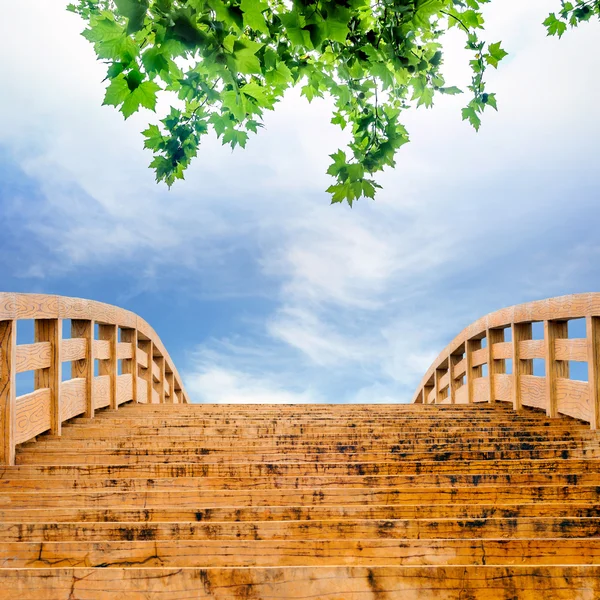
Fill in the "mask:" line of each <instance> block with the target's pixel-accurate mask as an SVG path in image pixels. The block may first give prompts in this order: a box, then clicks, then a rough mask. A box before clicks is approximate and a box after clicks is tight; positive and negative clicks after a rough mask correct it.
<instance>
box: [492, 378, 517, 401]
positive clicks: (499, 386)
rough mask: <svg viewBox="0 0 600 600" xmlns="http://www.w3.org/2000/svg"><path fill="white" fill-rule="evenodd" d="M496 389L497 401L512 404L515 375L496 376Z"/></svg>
mask: <svg viewBox="0 0 600 600" xmlns="http://www.w3.org/2000/svg"><path fill="white" fill-rule="evenodd" d="M494 388H495V391H496V400H501V401H502V402H512V394H513V375H510V374H507V373H498V374H496V378H495V383H494Z"/></svg>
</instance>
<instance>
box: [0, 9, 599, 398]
mask: <svg viewBox="0 0 600 600" xmlns="http://www.w3.org/2000/svg"><path fill="white" fill-rule="evenodd" d="M551 8H552V7H551V6H549V4H548V2H546V1H545V0H544V1H542V0H535V1H531V2H526V3H523V2H522V1H520V0H497V1H495V2H493V3H491V4H490V7H489V9H488V18H487V24H488V29H487V33H486V37H487V38H488V39H489V40H490V41H497V40H498V39H502V40H503V45H504V47H506V49H507V50H508V51H509V52H510V53H511V55H510V57H509V58H508V59H507V61H506V63H505V64H504V65H502V66H501V67H500V69H499V70H498V71H497V72H495V71H491V72H490V74H489V78H490V86H491V88H492V89H493V90H494V91H496V92H497V93H498V100H499V106H500V112H499V113H498V114H496V113H494V112H493V111H490V112H489V113H487V114H486V115H485V119H484V124H483V129H482V131H481V132H480V134H479V135H476V134H475V133H473V132H472V131H471V130H470V129H469V128H468V126H467V125H466V124H465V123H462V122H461V121H460V108H461V106H462V105H463V104H464V102H465V97H464V96H463V97H456V98H444V99H442V100H441V101H440V102H439V103H438V105H437V107H436V108H435V109H434V110H431V111H425V110H419V111H416V112H415V113H411V114H410V115H407V119H406V120H407V125H408V128H409V131H410V132H411V137H412V142H411V144H409V145H408V146H405V147H404V148H403V149H402V151H401V152H400V154H399V155H398V166H397V168H396V169H395V170H393V171H392V170H388V171H387V172H385V173H384V174H383V175H382V176H381V178H380V182H381V183H382V185H383V186H384V189H383V190H382V191H381V192H380V194H379V197H378V200H377V201H376V202H375V203H371V202H370V201H361V202H359V203H358V204H357V205H356V206H355V208H354V209H352V210H350V209H349V208H348V207H340V206H336V207H330V206H329V205H328V198H327V196H326V194H324V193H323V191H322V190H324V189H325V188H326V187H327V185H328V179H329V178H328V177H327V176H326V175H325V174H324V172H325V169H326V166H327V164H328V162H329V158H328V154H330V153H331V152H333V151H335V150H336V148H337V147H338V146H339V145H340V144H343V143H344V140H345V134H343V133H341V132H339V131H338V130H337V129H336V128H335V127H333V126H331V125H330V124H329V103H328V102H327V101H317V102H315V103H313V104H312V105H308V103H307V102H306V101H305V100H304V99H302V98H300V97H299V94H298V92H297V91H294V92H291V93H290V94H289V95H288V96H287V97H286V98H285V100H284V101H283V102H282V103H281V104H280V105H278V106H277V109H276V112H275V113H272V114H269V115H268V116H267V118H266V121H265V125H266V127H265V130H264V131H262V132H260V134H259V135H258V136H256V137H253V138H252V139H251V140H250V142H249V146H248V149H247V150H246V151H236V152H234V153H233V154H232V153H231V152H230V151H229V150H228V149H227V148H223V147H221V146H220V144H219V143H218V142H217V141H216V140H214V139H212V138H211V139H209V140H207V141H206V142H205V143H204V144H203V146H202V148H201V150H200V154H199V157H198V159H197V160H196V162H195V163H194V165H193V166H192V168H190V170H189V172H188V174H187V175H186V177H187V181H186V182H183V183H178V184H177V185H176V186H175V187H174V189H173V190H172V191H171V192H167V191H166V190H165V189H164V187H160V186H156V185H155V183H154V181H153V175H152V173H151V172H150V171H149V170H148V169H147V164H148V162H149V160H150V156H149V154H148V152H147V151H143V150H142V149H141V147H142V139H141V136H140V134H139V131H140V130H141V129H143V128H144V127H145V125H146V122H147V121H148V120H149V119H152V118H153V115H151V113H146V114H143V115H137V116H134V117H132V118H131V119H129V120H128V121H126V122H124V121H123V119H122V117H121V116H120V115H119V114H118V113H117V112H116V111H114V110H113V109H112V108H107V107H101V106H100V105H101V102H102V98H103V84H102V83H101V80H102V78H103V77H104V68H103V66H102V65H100V64H98V63H96V62H95V58H94V54H93V50H92V48H91V47H90V46H89V44H88V43H87V42H86V41H85V40H84V39H83V38H81V37H80V36H79V31H80V30H81V28H82V23H81V22H80V21H78V19H77V18H76V17H74V16H73V15H70V14H68V13H66V12H65V11H64V9H63V7H62V6H61V5H60V4H58V3H55V2H52V3H49V2H43V1H41V0H20V2H18V3H10V4H7V6H6V7H3V10H4V13H3V16H4V19H3V21H2V23H0V46H3V45H5V46H6V48H5V49H4V52H3V55H5V56H6V55H8V50H7V48H10V47H11V46H12V45H17V44H18V45H19V48H20V51H19V53H18V54H15V55H14V56H13V57H12V59H11V60H6V61H2V63H1V64H0V78H1V80H2V82H3V93H2V94H1V95H0V143H1V144H2V145H4V146H5V147H7V148H9V150H10V152H11V153H12V154H13V155H14V156H15V157H16V160H17V162H18V163H19V165H20V167H21V168H22V169H23V170H24V171H25V173H26V174H27V175H28V176H30V177H31V178H33V179H34V180H35V181H36V182H37V183H38V185H39V186H40V190H41V196H42V199H41V200H39V201H38V202H36V203H32V205H31V206H30V207H28V205H27V203H26V202H23V200H22V199H21V200H19V202H18V207H17V208H16V209H15V210H17V209H18V211H19V212H21V213H23V214H26V215H27V224H26V229H27V230H28V233H29V235H31V236H32V237H33V238H35V240H36V241H37V242H38V243H39V244H40V245H41V246H42V247H44V248H46V250H47V252H46V253H45V256H44V255H42V253H40V256H38V257H37V261H36V262H35V264H32V265H31V267H30V270H29V275H30V276H31V277H34V276H38V277H41V276H44V275H45V276H55V275H56V274H57V273H60V274H61V275H64V274H68V273H73V272H77V271H76V270H77V269H81V267H88V268H90V269H93V268H95V266H97V265H98V264H102V265H106V266H110V265H112V264H123V262H125V263H127V264H130V265H131V272H132V283H131V287H130V289H129V290H124V291H123V292H122V293H123V294H124V295H125V296H127V295H128V294H129V295H133V294H136V293H139V292H140V291H144V290H148V289H156V288H158V287H160V285H159V282H160V278H161V277H164V276H165V274H170V273H173V272H180V273H182V275H181V278H180V281H183V282H184V283H185V286H186V291H187V292H188V293H190V294H192V295H195V296H197V297H200V298H205V297H219V295H220V294H221V295H223V297H225V296H236V295H238V296H244V295H248V296H255V297H259V296H266V297H268V298H269V300H270V301H271V305H270V308H269V310H268V311H267V312H266V314H265V313H263V312H260V311H259V316H257V317H254V318H255V322H254V323H253V327H252V328H251V332H250V333H249V334H248V339H236V341H235V343H232V342H230V341H229V340H228V339H225V340H221V342H220V343H219V342H218V341H217V342H215V341H214V340H209V341H205V342H204V343H200V344H199V349H198V352H197V353H196V354H195V355H194V357H193V358H192V359H191V360H190V367H189V368H188V369H187V376H186V380H187V383H188V386H189V388H190V391H191V392H192V394H193V395H194V394H196V395H197V397H199V398H203V399H205V400H210V401H214V402H226V401H227V402H229V401H254V400H255V399H270V400H269V401H274V402H277V401H301V402H304V401H321V400H322V399H332V398H333V397H335V398H343V399H346V400H347V401H367V400H368V401H373V400H375V399H376V398H377V397H379V398H386V399H390V401H391V399H392V398H395V399H398V398H400V397H403V398H404V399H405V400H408V399H409V398H410V396H411V392H412V387H413V386H414V385H416V383H417V382H418V380H419V378H420V375H421V373H422V372H423V371H424V370H425V369H426V368H427V366H428V365H429V363H430V361H431V359H432V358H433V357H434V356H435V355H437V353H438V351H439V350H440V349H441V348H442V347H443V346H444V345H445V343H447V341H449V339H450V338H451V337H453V335H454V334H455V333H458V330H459V329H460V328H462V327H463V326H465V325H467V324H468V322H469V320H470V319H475V318H477V317H478V316H480V315H481V314H484V313H486V312H488V311H489V310H492V309H494V308H499V307H500V306H498V304H497V303H504V302H505V300H506V303H512V302H514V301H516V297H517V296H519V297H523V296H532V297H534V296H535V295H536V294H538V293H539V294H543V295H545V294H552V293H554V291H555V290H556V289H558V287H561V289H562V288H563V287H564V288H567V287H568V286H569V285H573V282H575V281H576V280H577V279H578V278H581V277H582V276H585V274H586V273H589V272H590V269H591V266H590V265H591V264H592V261H595V258H594V256H595V254H594V253H590V252H587V248H588V245H587V244H586V242H585V241H583V242H581V244H580V246H581V250H577V251H573V252H570V253H567V256H566V257H564V258H562V257H561V256H558V254H559V253H560V252H562V250H560V249H559V248H558V247H557V248H554V247H551V246H550V245H548V241H547V240H548V230H549V229H551V228H552V227H555V228H560V227H561V225H563V222H564V217H563V214H564V212H565V210H567V209H568V211H570V212H573V211H578V210H581V211H583V210H585V211H587V213H586V214H590V218H591V216H592V215H593V216H594V217H595V218H597V217H598V214H597V208H596V207H595V202H590V199H589V198H590V197H591V196H592V195H594V194H595V197H597V196H598V194H597V191H598V188H597V182H592V184H591V186H592V187H591V191H590V193H589V194H588V196H587V197H585V196H583V195H582V196H581V197H579V196H575V195H573V190H574V189H576V185H577V184H578V183H579V182H580V181H581V180H582V179H583V177H584V176H585V174H586V173H588V174H589V173H593V172H594V170H595V169H596V165H595V162H596V160H597V159H596V157H597V151H596V149H595V147H594V144H596V143H597V139H598V136H599V134H600V121H599V119H598V118H597V117H596V99H597V98H598V96H599V92H600V89H599V86H600V83H599V82H598V78H597V77H595V76H594V75H593V74H594V73H597V72H598V71H599V67H600V53H598V52H597V26H595V25H587V26H584V27H583V28H582V29H581V30H577V31H574V32H570V33H569V34H568V35H565V36H564V38H563V39H562V40H561V41H560V42H558V41H556V40H553V39H547V38H546V37H545V32H544V29H543V27H542V26H541V21H542V20H543V18H544V14H545V13H546V12H547V11H548V10H551ZM32 15H34V17H33V16H32ZM24 30H27V31H28V40H29V41H28V43H27V44H26V45H24V46H23V45H22V44H21V43H20V39H21V36H22V31H24ZM57 32H60V33H59V34H58V35H57ZM448 43H449V45H450V49H451V50H450V55H449V56H448V58H447V69H446V71H447V76H448V80H449V83H451V84H458V85H462V86H464V85H465V84H466V83H468V79H469V71H468V67H466V66H465V62H464V58H465V57H464V52H463V50H462V49H461V48H462V46H463V45H464V40H463V39H462V37H461V35H460V32H458V31H454V32H453V34H452V36H450V37H449V39H448ZM31 73H34V74H35V75H31ZM563 197H567V200H564V199H563ZM559 199H560V201H561V202H568V207H567V209H565V208H563V207H562V206H560V205H559V204H558V200H559ZM9 200H10V199H3V202H4V203H5V204H7V205H8V203H9ZM15 202H16V200H15ZM28 211H29V212H28ZM517 248H520V249H521V250H522V252H521V253H520V254H518V255H516V254H515V253H516V250H517ZM507 261H513V262H512V263H511V265H510V269H506V268H505V266H506V265H505V263H506V262H507ZM550 263H551V264H552V265H553V267H548V266H547V265H548V264H550ZM544 265H546V267H545V268H544ZM554 265H559V268H558V269H555V268H554ZM557 272H558V273H559V276H556V275H555V274H556V273H557ZM506 273H508V275H507V274H506ZM501 277H503V278H504V279H501ZM559 280H560V281H559ZM196 282H198V283H196ZM200 282H201V283H200ZM457 289H460V293H459V292H457ZM240 310H242V309H240ZM198 318H202V317H201V316H199V317H198ZM232 335H233V334H232ZM267 366H268V368H267ZM307 382H310V384H308V383H307ZM336 390H338V391H337V392H336ZM357 390H358V391H357Z"/></svg>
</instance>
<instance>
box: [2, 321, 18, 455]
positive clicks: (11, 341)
mask: <svg viewBox="0 0 600 600" xmlns="http://www.w3.org/2000/svg"><path fill="white" fill-rule="evenodd" d="M16 362H17V322H16V321H14V320H10V321H0V426H1V428H2V429H1V430H2V444H1V445H0V464H3V465H14V464H15V433H16V367H15V365H16Z"/></svg>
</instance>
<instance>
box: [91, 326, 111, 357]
mask: <svg viewBox="0 0 600 600" xmlns="http://www.w3.org/2000/svg"><path fill="white" fill-rule="evenodd" d="M111 329H112V328H111ZM94 358H95V359H96V360H110V340H94Z"/></svg>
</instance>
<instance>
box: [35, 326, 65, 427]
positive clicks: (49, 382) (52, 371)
mask: <svg viewBox="0 0 600 600" xmlns="http://www.w3.org/2000/svg"><path fill="white" fill-rule="evenodd" d="M34 336H35V341H36V342H50V344H51V346H52V360H51V361H50V366H49V367H48V368H47V369H38V370H36V371H35V372H34V385H35V389H36V390H39V389H43V388H48V389H49V390H50V407H51V412H50V421H51V427H50V433H52V435H60V434H61V428H62V421H61V419H60V405H61V399H60V392H61V389H60V388H61V381H62V358H61V347H62V319H36V320H35V322H34Z"/></svg>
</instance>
